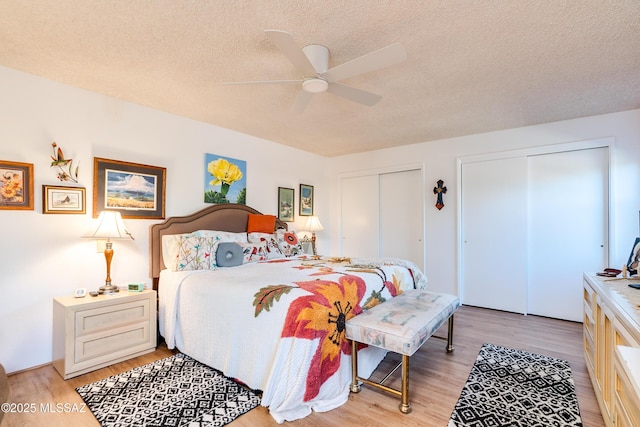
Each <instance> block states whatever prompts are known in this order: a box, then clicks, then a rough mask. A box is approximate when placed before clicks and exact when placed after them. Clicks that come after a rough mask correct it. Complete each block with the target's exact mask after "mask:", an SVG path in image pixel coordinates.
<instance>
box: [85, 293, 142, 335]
mask: <svg viewBox="0 0 640 427" xmlns="http://www.w3.org/2000/svg"><path fill="white" fill-rule="evenodd" d="M149 309H150V301H149V300H148V299H144V300H139V301H132V302H127V303H119V304H114V305H108V306H104V307H99V308H94V309H89V310H82V311H78V312H76V328H75V336H76V337H79V336H82V335H87V334H93V333H96V332H99V331H103V330H106V329H109V330H112V329H113V328H116V327H119V326H124V325H128V324H131V323H138V322H142V321H145V320H147V321H148V320H149V318H150V314H149Z"/></svg>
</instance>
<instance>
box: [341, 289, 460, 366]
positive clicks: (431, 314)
mask: <svg viewBox="0 0 640 427" xmlns="http://www.w3.org/2000/svg"><path fill="white" fill-rule="evenodd" d="M458 307H460V300H459V299H458V297H457V296H455V295H450V294H442V293H435V292H429V291H425V290H422V289H411V290H408V291H405V292H403V293H402V294H400V295H398V296H397V297H395V298H391V299H389V300H387V301H385V302H383V303H381V304H378V305H376V306H375V307H373V308H370V309H369V310H367V311H364V312H362V313H361V314H359V315H357V316H355V317H352V318H351V319H349V320H348V321H347V322H346V331H345V333H346V337H347V338H348V339H350V340H354V341H357V342H360V343H363V344H369V345H372V346H375V347H381V348H384V349H386V350H389V351H393V352H395V353H400V354H406V355H407V356H411V355H412V354H413V353H415V352H416V351H418V349H419V348H420V347H421V346H422V344H424V342H425V341H426V340H427V339H428V338H429V337H430V336H431V335H433V333H434V332H435V331H437V330H438V328H440V326H442V324H443V323H444V322H445V321H446V320H447V319H448V318H449V317H450V316H451V315H452V314H453V313H454V312H455V311H456V310H457V309H458Z"/></svg>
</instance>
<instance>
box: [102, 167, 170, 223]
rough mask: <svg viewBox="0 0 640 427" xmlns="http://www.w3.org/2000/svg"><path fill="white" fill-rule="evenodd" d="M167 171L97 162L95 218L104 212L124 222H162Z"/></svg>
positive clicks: (157, 168) (159, 168) (158, 168)
mask: <svg viewBox="0 0 640 427" xmlns="http://www.w3.org/2000/svg"><path fill="white" fill-rule="evenodd" d="M166 173H167V170H166V168H162V167H157V166H149V165H142V164H139V163H131V162H123V161H120V160H109V159H101V158H98V157H95V158H94V163H93V217H94V218H97V217H98V215H99V214H100V212H101V211H102V210H104V209H109V210H117V211H119V212H120V214H121V215H122V217H123V218H137V219H163V218H164V208H165V194H166V181H165V180H166Z"/></svg>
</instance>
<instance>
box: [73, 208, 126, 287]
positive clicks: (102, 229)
mask: <svg viewBox="0 0 640 427" xmlns="http://www.w3.org/2000/svg"><path fill="white" fill-rule="evenodd" d="M92 230H93V231H91V232H89V233H88V234H86V235H84V236H82V237H88V238H93V239H107V243H106V246H105V249H104V258H105V260H106V261H107V278H106V279H105V283H104V286H100V289H99V290H98V292H99V293H101V294H112V293H115V292H118V287H117V286H115V285H112V284H111V259H112V258H113V244H112V243H111V239H131V240H133V236H132V235H131V233H129V231H128V230H127V227H125V225H124V221H122V216H121V215H120V212H117V211H106V210H105V211H102V212H100V215H99V216H98V219H97V221H96V223H95V227H94V228H92Z"/></svg>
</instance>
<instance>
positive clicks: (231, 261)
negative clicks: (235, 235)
mask: <svg viewBox="0 0 640 427" xmlns="http://www.w3.org/2000/svg"><path fill="white" fill-rule="evenodd" d="M243 261H244V254H243V252H242V246H240V244H238V243H236V242H221V243H218V249H217V250H216V264H217V265H218V267H235V266H236V265H241V264H242V262H243Z"/></svg>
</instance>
